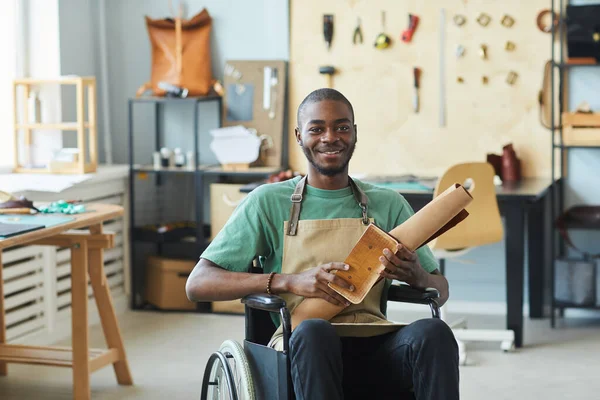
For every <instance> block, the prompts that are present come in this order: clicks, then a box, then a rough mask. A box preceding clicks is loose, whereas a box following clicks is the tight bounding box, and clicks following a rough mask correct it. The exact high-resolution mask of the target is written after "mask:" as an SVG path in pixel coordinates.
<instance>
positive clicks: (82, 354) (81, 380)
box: [0, 204, 133, 400]
mask: <svg viewBox="0 0 600 400" xmlns="http://www.w3.org/2000/svg"><path fill="white" fill-rule="evenodd" d="M86 209H87V210H88V211H87V212H85V213H82V214H77V215H73V218H74V219H73V220H71V221H69V222H66V223H64V224H60V225H55V226H52V227H47V228H43V229H39V230H36V231H32V232H28V233H24V234H21V235H17V236H13V237H10V238H6V239H2V240H0V255H1V251H2V250H4V249H7V248H11V247H15V246H25V245H43V246H59V247H68V248H70V251H71V287H72V288H71V300H72V304H71V308H72V318H71V320H72V322H71V329H72V348H65V347H41V346H28V345H21V344H7V343H6V326H5V309H4V293H3V285H2V284H1V283H2V282H3V280H2V270H3V268H2V259H1V256H0V375H7V364H8V363H20V364H37V365H48V366H55V367H67V368H72V369H73V398H74V399H76V400H81V399H90V397H91V391H90V374H91V373H92V372H94V371H96V370H98V369H100V368H102V367H105V366H107V365H111V364H112V365H113V367H114V370H115V374H116V376H117V381H118V383H119V384H121V385H132V384H133V381H132V379H131V373H130V371H129V365H128V363H127V358H126V355H125V347H124V345H123V340H122V338H121V333H120V330H119V326H118V323H117V317H116V314H115V310H114V307H113V303H112V298H111V295H110V289H109V287H108V285H107V281H106V275H105V272H104V262H103V250H104V249H109V248H112V247H113V246H114V234H113V233H109V232H106V233H104V232H103V231H102V223H103V222H104V221H108V220H111V219H115V218H118V217H120V216H122V215H123V212H124V210H123V208H122V207H120V206H117V205H109V204H88V205H86ZM88 276H89V281H90V283H91V286H92V290H93V295H94V299H95V301H96V306H97V308H98V313H99V315H100V321H101V324H102V330H103V332H104V336H105V339H106V343H107V345H108V349H105V350H101V349H90V348H89V346H88V336H89V334H88V290H87V289H88Z"/></svg>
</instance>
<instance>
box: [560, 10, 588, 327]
mask: <svg viewBox="0 0 600 400" xmlns="http://www.w3.org/2000/svg"><path fill="white" fill-rule="evenodd" d="M550 4H551V7H550V10H551V15H555V14H556V15H557V19H558V24H557V28H558V29H556V27H555V29H552V30H551V36H552V39H551V40H552V41H551V61H552V74H551V98H552V100H551V134H552V163H551V170H552V182H555V180H556V182H557V185H556V188H555V189H554V188H553V190H552V193H551V194H552V195H551V211H552V212H551V215H552V224H551V226H552V234H551V238H552V240H551V245H550V249H551V254H552V263H551V264H552V265H551V285H550V293H551V295H550V301H551V310H550V313H551V326H552V328H554V327H555V326H556V315H555V311H556V310H559V312H560V315H561V316H562V315H564V310H565V309H567V308H580V309H600V306H598V305H580V304H575V303H571V302H564V301H557V300H556V299H555V261H556V258H557V251H556V250H557V249H556V228H555V221H556V218H557V217H558V215H559V214H560V213H562V212H563V210H564V186H565V183H564V179H565V175H564V161H565V160H564V156H565V153H566V152H568V151H569V150H570V149H600V145H573V144H570V145H569V144H565V143H564V142H563V138H564V137H563V118H562V113H563V109H564V108H565V107H564V104H563V102H564V100H565V93H564V81H565V79H567V76H568V72H569V70H570V69H571V68H572V67H586V68H594V67H600V64H598V63H596V64H584V63H567V62H565V59H564V54H565V42H566V29H565V25H566V16H565V13H564V10H566V6H567V5H569V0H559V4H558V10H557V9H556V7H555V1H553V0H551V1H550ZM557 31H558V32H557ZM557 34H558V39H559V51H558V52H559V54H558V59H557V55H556V50H555V45H554V43H555V39H556V38H557ZM555 68H556V69H557V71H558V108H559V110H558V112H559V115H558V124H557V125H556V124H555V118H556V115H555V106H556V103H555V97H556V96H555V77H554V75H555V74H554V69H555ZM567 107H568V106H567ZM557 133H558V134H557ZM557 137H558V143H557V140H556V138H557ZM557 153H558V159H557ZM557 161H558V163H559V168H558V171H557V168H556V166H555V164H556V162H557ZM567 228H579V229H581V228H582V227H576V226H573V225H571V226H567ZM564 254H565V243H564V241H563V240H562V238H560V237H559V242H558V257H561V256H563V255H564ZM597 295H600V293H598V294H597Z"/></svg>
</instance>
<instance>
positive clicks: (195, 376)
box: [0, 311, 600, 400]
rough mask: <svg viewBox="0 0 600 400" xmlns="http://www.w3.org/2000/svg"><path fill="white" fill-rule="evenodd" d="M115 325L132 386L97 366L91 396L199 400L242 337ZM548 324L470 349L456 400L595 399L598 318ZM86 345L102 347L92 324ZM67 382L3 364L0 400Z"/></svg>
mask: <svg viewBox="0 0 600 400" xmlns="http://www.w3.org/2000/svg"><path fill="white" fill-rule="evenodd" d="M399 314H400V313H399V312H398V311H390V317H391V318H392V319H401V320H406V317H407V315H406V314H404V315H402V316H400V315H399ZM415 317H416V318H418V317H420V315H415ZM119 320H120V326H121V330H122V333H123V336H124V340H125V344H126V349H127V355H128V358H129V362H130V367H131V371H132V374H133V379H134V386H131V387H125V386H119V385H118V384H117V382H116V379H115V376H114V373H113V370H112V368H104V369H102V370H99V371H97V372H95V373H94V374H93V375H92V377H91V387H92V398H93V399H102V400H109V399H115V400H116V399H146V400H148V399H173V400H174V399H178V400H179V399H198V398H199V397H200V385H201V382H202V374H203V371H204V365H205V363H206V360H207V359H208V356H209V355H210V353H211V352H212V351H214V350H215V349H217V348H218V347H219V345H220V344H221V342H222V341H223V340H225V339H236V340H238V341H241V340H242V338H243V327H244V321H243V317H241V316H226V315H211V314H189V313H160V312H132V311H128V312H126V313H125V314H123V315H121V316H120V318H119ZM503 323H504V317H500V316H495V317H483V316H478V315H471V316H469V327H471V328H487V327H490V328H494V327H496V328H501V327H502V324H503ZM549 325H550V324H549V321H548V320H535V321H526V326H525V347H523V348H522V349H519V350H517V351H515V352H512V353H507V354H505V353H503V352H501V351H500V349H499V346H498V345H496V344H469V345H468V349H469V353H468V354H469V358H468V359H469V365H467V366H465V367H461V399H464V400H480V399H486V400H509V399H510V400H513V399H536V398H539V399H544V400H549V399H557V400H559V399H560V400H563V399H577V400H581V399H597V398H599V396H600V394H599V393H600V366H599V365H600V319H568V320H564V321H562V322H561V323H560V324H559V328H557V329H554V330H552V329H550V326H549ZM58 344H59V345H69V342H68V341H64V342H61V343H58ZM90 344H91V346H93V347H103V346H104V341H103V336H102V331H101V329H100V327H99V326H97V325H95V326H93V327H92V329H91V333H90ZM71 383H72V377H71V370H70V369H67V368H51V367H42V366H31V365H18V364H9V375H8V376H6V377H0V399H2V400H17V399H18V400H26V399H49V400H63V399H71V398H72V388H71Z"/></svg>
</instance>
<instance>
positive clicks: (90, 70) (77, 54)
mask: <svg viewBox="0 0 600 400" xmlns="http://www.w3.org/2000/svg"><path fill="white" fill-rule="evenodd" d="M95 1H96V0H60V2H59V8H58V18H59V21H60V24H59V26H58V28H59V37H60V41H59V43H60V73H61V75H71V74H74V75H81V76H96V75H97V71H96V59H97V57H96V54H97V53H98V52H97V48H96V44H97V42H98V40H97V37H98V36H97V30H96V21H97V18H96V16H95V15H93V14H92V3H93V2H95ZM96 80H97V81H98V77H96ZM97 84H99V82H97ZM61 94H62V104H63V110H62V118H63V120H64V121H75V120H77V108H76V94H75V88H74V86H68V87H67V86H64V87H63V88H62V91H61ZM86 99H87V97H86ZM86 109H87V108H86ZM99 122H100V123H101V122H102V121H101V118H100V121H99ZM102 128H103V127H102V126H99V127H98V130H99V132H102V133H103V129H102ZM63 140H64V146H65V147H74V146H77V140H76V132H75V131H72V132H65V133H64V134H63ZM97 145H98V147H99V150H100V153H99V156H101V157H102V158H104V152H103V148H102V140H101V139H100V140H98V144H97Z"/></svg>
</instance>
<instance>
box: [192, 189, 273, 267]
mask: <svg viewBox="0 0 600 400" xmlns="http://www.w3.org/2000/svg"><path fill="white" fill-rule="evenodd" d="M266 224H268V222H267V220H266V217H265V215H264V213H263V212H262V210H261V209H260V207H259V205H258V202H257V199H256V196H254V195H253V194H250V195H248V196H247V197H246V198H245V199H244V200H242V202H241V203H240V204H239V205H238V206H237V207H236V209H235V210H234V211H233V213H232V215H231V217H230V218H229V219H228V220H227V223H226V224H225V225H224V226H223V228H222V229H221V230H220V231H219V233H218V234H217V236H215V238H214V239H213V241H212V242H211V243H210V244H209V245H208V247H207V248H206V250H204V252H203V253H202V255H201V256H200V257H201V258H205V259H207V260H210V261H212V262H213V263H215V264H217V265H218V266H220V267H222V268H225V269H227V270H230V271H236V272H246V271H248V268H249V266H250V263H251V262H252V260H254V259H255V258H256V257H258V256H265V257H266V256H268V255H269V254H268V252H269V249H270V246H269V245H268V241H269V238H268V237H267V232H268V230H267V229H265V225H266Z"/></svg>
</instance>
